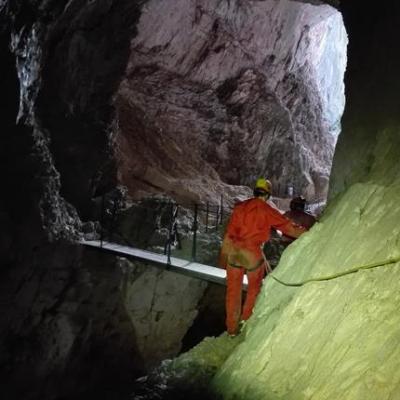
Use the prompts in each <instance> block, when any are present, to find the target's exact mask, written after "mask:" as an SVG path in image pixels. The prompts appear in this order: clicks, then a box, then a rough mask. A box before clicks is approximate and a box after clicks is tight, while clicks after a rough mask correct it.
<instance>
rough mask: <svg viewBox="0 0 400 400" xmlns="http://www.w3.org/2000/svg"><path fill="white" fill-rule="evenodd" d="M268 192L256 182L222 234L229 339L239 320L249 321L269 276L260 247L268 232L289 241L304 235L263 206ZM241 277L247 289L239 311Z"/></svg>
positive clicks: (266, 183) (268, 187)
mask: <svg viewBox="0 0 400 400" xmlns="http://www.w3.org/2000/svg"><path fill="white" fill-rule="evenodd" d="M271 190H272V185H271V182H269V181H268V180H266V179H264V178H259V179H258V180H257V181H256V184H255V186H254V197H252V198H250V199H248V200H245V201H242V202H240V203H238V204H237V205H236V206H235V207H234V209H233V211H232V214H231V216H230V219H229V221H228V225H227V228H226V231H225V235H224V240H223V242H222V247H221V252H220V260H219V263H220V266H221V267H223V268H226V275H227V278H226V279H227V289H226V304H225V306H226V327H227V331H228V334H229V335H231V336H235V335H237V334H238V333H239V324H240V322H241V321H242V320H243V321H246V320H247V319H248V318H250V316H251V314H252V312H253V307H254V304H255V302H256V298H257V295H258V293H259V292H260V289H261V284H262V280H263V279H264V276H265V273H266V271H268V272H270V267H269V264H268V262H267V260H266V259H265V256H264V252H263V246H264V243H265V242H267V241H268V239H269V237H270V232H271V229H272V228H274V229H277V230H279V231H281V232H283V233H284V234H286V235H287V236H290V237H293V238H297V237H299V236H300V235H301V234H302V233H303V232H305V228H303V227H301V226H299V225H296V224H294V223H293V222H292V221H291V220H289V219H288V218H286V217H285V216H283V215H282V214H281V213H280V212H279V210H278V209H276V208H274V207H272V206H271V205H269V204H268V203H267V200H268V199H269V197H270V196H271ZM245 273H246V274H247V279H248V288H247V295H246V299H245V302H244V305H243V309H242V282H243V276H244V274H245Z"/></svg>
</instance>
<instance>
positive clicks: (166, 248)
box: [164, 203, 175, 269]
mask: <svg viewBox="0 0 400 400" xmlns="http://www.w3.org/2000/svg"><path fill="white" fill-rule="evenodd" d="M174 221H175V209H174V205H173V204H172V203H171V222H170V224H169V231H168V239H167V243H166V245H165V246H164V255H165V254H166V256H167V269H168V267H169V266H170V265H171V244H172V235H173V230H174Z"/></svg>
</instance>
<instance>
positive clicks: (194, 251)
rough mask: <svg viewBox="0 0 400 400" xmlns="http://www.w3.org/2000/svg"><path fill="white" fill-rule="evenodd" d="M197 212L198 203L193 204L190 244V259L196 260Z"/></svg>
mask: <svg viewBox="0 0 400 400" xmlns="http://www.w3.org/2000/svg"><path fill="white" fill-rule="evenodd" d="M197 212H198V205H197V204H195V205H194V217H193V218H194V220H193V228H192V229H193V244H192V261H196V251H197V248H196V245H197V243H196V240H197Z"/></svg>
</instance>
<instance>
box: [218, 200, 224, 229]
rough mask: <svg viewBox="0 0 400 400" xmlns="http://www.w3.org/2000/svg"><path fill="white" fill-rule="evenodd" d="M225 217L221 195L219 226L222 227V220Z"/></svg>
mask: <svg viewBox="0 0 400 400" xmlns="http://www.w3.org/2000/svg"><path fill="white" fill-rule="evenodd" d="M223 217H224V203H223V197H222V194H221V201H220V213H219V224H220V225H222V218H223Z"/></svg>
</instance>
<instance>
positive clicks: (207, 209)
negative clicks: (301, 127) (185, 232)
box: [206, 201, 210, 233]
mask: <svg viewBox="0 0 400 400" xmlns="http://www.w3.org/2000/svg"><path fill="white" fill-rule="evenodd" d="M209 211H210V210H209V204H208V201H207V204H206V233H207V232H208V213H209Z"/></svg>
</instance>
